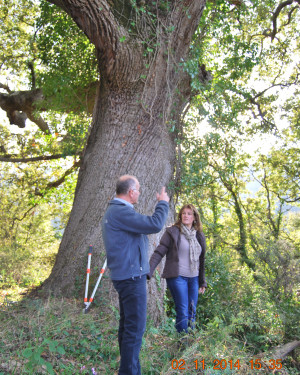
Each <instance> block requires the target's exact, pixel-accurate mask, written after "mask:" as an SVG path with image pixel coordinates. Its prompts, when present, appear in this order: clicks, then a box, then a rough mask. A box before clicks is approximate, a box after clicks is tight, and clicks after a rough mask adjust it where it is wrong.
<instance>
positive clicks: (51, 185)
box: [35, 160, 81, 197]
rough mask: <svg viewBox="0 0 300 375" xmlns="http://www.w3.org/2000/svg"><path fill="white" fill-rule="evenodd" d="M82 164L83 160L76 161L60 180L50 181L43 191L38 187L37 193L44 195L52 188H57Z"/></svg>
mask: <svg viewBox="0 0 300 375" xmlns="http://www.w3.org/2000/svg"><path fill="white" fill-rule="evenodd" d="M80 165H81V160H78V161H75V163H74V164H73V165H72V167H71V168H69V169H68V170H66V172H65V173H64V174H63V175H62V177H60V178H59V179H58V180H56V181H53V182H49V184H47V186H46V187H45V188H43V192H40V191H39V189H38V188H36V191H35V195H38V196H41V197H43V196H44V195H45V191H47V190H49V189H52V188H57V187H58V186H60V185H61V184H63V183H64V182H65V179H66V178H67V177H68V176H69V175H70V174H71V173H73V172H74V171H75V170H76V169H78V168H79V167H80Z"/></svg>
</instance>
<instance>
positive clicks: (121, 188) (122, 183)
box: [116, 176, 136, 195]
mask: <svg viewBox="0 0 300 375" xmlns="http://www.w3.org/2000/svg"><path fill="white" fill-rule="evenodd" d="M130 189H136V180H135V179H134V178H133V177H131V176H128V177H127V178H124V177H123V178H122V177H120V178H119V179H118V181H117V185H116V194H117V195H126V194H128V192H129V190H130Z"/></svg>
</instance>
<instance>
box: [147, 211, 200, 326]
mask: <svg viewBox="0 0 300 375" xmlns="http://www.w3.org/2000/svg"><path fill="white" fill-rule="evenodd" d="M205 249H206V243H205V236H204V234H203V231H202V224H201V221H200V217H199V213H198V211H197V210H196V208H195V207H194V206H193V205H192V204H186V205H184V206H183V207H182V208H181V209H180V211H179V214H178V219H177V221H176V223H175V224H174V225H172V226H171V227H168V228H167V229H166V231H165V233H164V235H163V236H162V238H161V240H160V244H159V245H158V247H157V248H156V250H155V251H154V253H153V255H152V257H151V259H150V273H149V275H148V278H151V277H152V275H153V272H154V270H155V268H156V267H157V265H158V264H159V263H160V261H161V260H162V258H163V257H164V256H165V255H166V263H165V267H164V270H163V273H162V277H164V278H165V279H166V280H167V285H168V288H169V290H170V292H171V295H172V297H173V299H174V303H175V310H176V329H177V331H178V332H183V331H184V332H187V331H188V328H189V327H190V328H192V329H193V328H194V326H195V315H196V307H197V301H198V293H201V294H203V293H204V292H205V288H206V287H207V284H206V281H205V276H204V257H205Z"/></svg>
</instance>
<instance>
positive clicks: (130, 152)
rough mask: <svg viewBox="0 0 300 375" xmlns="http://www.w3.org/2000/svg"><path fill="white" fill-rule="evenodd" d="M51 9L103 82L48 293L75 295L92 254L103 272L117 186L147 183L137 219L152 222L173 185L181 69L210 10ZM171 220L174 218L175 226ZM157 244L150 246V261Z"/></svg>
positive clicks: (102, 4) (156, 312) (155, 309)
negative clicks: (64, 17)
mask: <svg viewBox="0 0 300 375" xmlns="http://www.w3.org/2000/svg"><path fill="white" fill-rule="evenodd" d="M49 2H51V3H53V4H56V5H57V6H59V7H61V8H62V9H64V10H65V11H66V12H67V13H68V14H69V15H70V16H71V17H72V18H73V19H74V21H75V22H76V23H77V25H78V26H79V27H80V28H81V29H82V30H83V31H84V32H85V34H86V35H87V37H88V38H89V40H90V41H91V43H94V44H95V46H96V51H97V58H98V62H99V71H100V77H101V79H100V85H99V88H98V93H97V97H96V103H95V108H94V113H93V121H92V125H91V129H90V134H89V137H88V141H87V145H86V148H85V152H84V155H83V159H82V164H81V168H80V172H79V177H78V183H77V188H76V193H75V199H74V205H73V209H72V212H71V215H70V219H69V222H68V225H67V228H66V230H65V232H64V236H63V239H62V242H61V246H60V249H59V252H58V255H57V259H56V263H55V265H54V268H53V270H52V273H51V275H50V277H49V278H48V279H47V280H46V282H45V284H44V290H46V291H53V292H54V293H63V294H64V295H70V294H71V293H73V292H74V288H75V281H76V278H78V279H79V280H82V282H83V280H84V278H85V268H86V262H87V249H88V245H90V244H92V245H93V246H94V249H95V251H96V254H97V255H99V254H100V257H99V256H98V257H96V256H95V255H94V256H93V261H95V262H96V258H97V259H98V261H97V263H95V264H99V263H101V262H102V260H103V259H104V257H105V255H104V249H103V245H102V239H101V219H102V216H103V213H104V211H105V209H106V206H107V203H108V201H109V199H110V198H111V197H112V196H113V193H114V190H115V181H116V179H117V178H118V177H119V176H120V175H122V174H125V173H129V174H133V175H135V176H136V177H137V178H138V179H139V181H140V183H141V197H140V203H139V204H138V207H137V209H138V210H139V211H140V212H142V213H144V214H151V213H152V212H153V209H154V206H155V203H156V201H155V193H156V191H158V189H160V188H161V186H163V185H166V186H168V185H169V184H170V182H172V180H173V179H174V170H175V165H176V128H178V127H179V124H180V121H181V113H182V111H183V109H184V107H185V105H186V104H187V102H188V100H189V98H190V79H189V76H188V75H187V73H186V72H185V71H184V69H183V66H182V63H183V61H184V60H186V59H187V58H188V53H189V45H190V42H191V40H192V37H193V35H194V32H195V30H196V28H197V26H198V23H199V19H200V17H201V15H202V12H203V9H204V6H205V0H173V1H156V2H155V1H154V2H153V1H146V2H140V5H139V2H138V1H137V2H136V1H130V0H127V1H121V0H111V1H103V0H94V1H88V0H64V1H63V0H49ZM129 29H131V31H130V30H129ZM174 130H175V131H174ZM169 192H170V193H171V194H172V192H171V191H170V190H169ZM173 214H174V211H173V209H172V210H171V213H170V221H173V218H174V217H173ZM158 239H159V236H152V237H151V238H150V243H151V247H152V249H151V251H153V247H154V246H155V244H156V243H157V241H158ZM149 256H150V254H149ZM99 258H101V259H102V260H101V262H99ZM159 289H160V288H159V287H157V285H156V282H155V280H153V281H152V282H151V283H150V284H149V294H150V303H149V313H150V315H151V316H152V318H153V319H154V321H159V320H160V318H161V312H160V310H161V305H162V304H161V301H162V295H163V292H164V290H163V289H164V288H161V289H160V291H159ZM112 298H113V297H112Z"/></svg>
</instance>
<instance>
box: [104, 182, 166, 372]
mask: <svg viewBox="0 0 300 375" xmlns="http://www.w3.org/2000/svg"><path fill="white" fill-rule="evenodd" d="M139 195H140V184H139V182H138V180H137V178H136V177H134V176H129V175H125V176H122V177H120V178H119V180H118V182H117V186H116V198H114V199H113V200H112V201H110V203H109V207H108V209H107V211H106V213H105V215H104V218H103V222H102V233H103V240H104V245H105V249H106V254H107V265H108V268H109V269H110V275H111V279H112V282H113V285H114V287H115V289H116V291H117V292H118V294H119V305H120V322H119V333H118V340H119V349H120V356H121V362H120V368H119V373H118V374H119V375H141V367H140V362H139V353H140V349H141V345H142V338H143V334H144V331H145V328H146V317H147V293H146V275H147V274H148V273H149V261H148V238H147V236H146V235H147V234H151V233H157V232H159V231H160V230H161V229H162V227H163V226H164V224H165V222H166V219H167V216H168V210H169V203H168V202H169V197H168V195H167V193H166V191H165V188H164V187H163V188H162V190H161V192H160V194H157V200H158V203H157V205H156V207H155V211H154V213H153V215H152V216H146V215H141V214H139V213H137V212H136V211H135V210H134V208H133V205H134V204H136V203H137V202H138V199H139Z"/></svg>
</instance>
